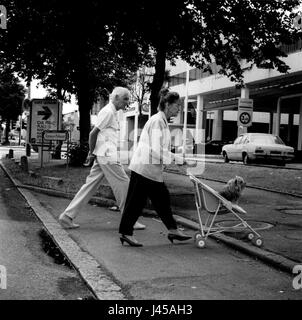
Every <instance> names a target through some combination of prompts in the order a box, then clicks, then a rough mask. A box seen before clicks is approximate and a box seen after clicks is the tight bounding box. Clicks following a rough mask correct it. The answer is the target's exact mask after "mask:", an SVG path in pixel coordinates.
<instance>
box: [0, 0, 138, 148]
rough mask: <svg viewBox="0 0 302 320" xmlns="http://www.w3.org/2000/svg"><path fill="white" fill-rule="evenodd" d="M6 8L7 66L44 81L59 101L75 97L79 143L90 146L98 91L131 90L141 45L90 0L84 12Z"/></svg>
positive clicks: (38, 4)
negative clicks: (131, 75) (88, 143)
mask: <svg viewBox="0 0 302 320" xmlns="http://www.w3.org/2000/svg"><path fill="white" fill-rule="evenodd" d="M3 2H4V5H5V6H6V8H7V12H8V13H9V14H8V15H9V20H8V25H9V27H8V31H9V32H6V33H2V34H0V41H1V42H0V43H1V46H2V50H1V49H0V55H1V58H3V59H2V61H4V62H5V63H9V64H10V65H11V66H12V67H13V69H14V70H15V71H16V72H18V74H19V75H20V76H21V77H23V78H25V79H26V80H27V81H30V80H31V79H32V78H33V77H36V78H38V79H41V83H42V84H43V85H44V86H45V87H49V88H53V89H54V90H52V95H53V94H54V92H55V95H56V96H57V98H59V99H62V100H65V101H66V100H68V96H69V95H68V94H76V96H77V100H78V104H79V112H80V140H81V141H83V142H85V141H87V140H88V134H89V131H90V109H91V107H92V105H93V101H94V100H95V98H96V91H97V89H99V88H107V89H108V90H111V89H112V88H113V87H114V86H116V85H127V84H128V82H127V79H128V78H129V75H130V74H131V72H133V71H135V70H136V68H137V65H139V64H140V63H141V62H142V60H143V58H144V55H143V54H142V50H141V47H140V45H138V44H137V43H136V40H135V39H134V38H129V39H126V38H125V35H124V34H123V32H121V30H120V29H118V28H117V25H116V22H115V20H114V16H113V15H114V11H112V12H111V13H110V11H108V10H107V8H106V7H105V6H104V2H100V1H97V0H91V1H86V2H85V5H83V6H78V5H75V4H74V3H73V2H72V1H70V0H65V1H58V0H49V1H38V0H20V1H18V2H17V1H12V0H6V1H3ZM1 51H2V52H1ZM1 53H2V54H1Z"/></svg>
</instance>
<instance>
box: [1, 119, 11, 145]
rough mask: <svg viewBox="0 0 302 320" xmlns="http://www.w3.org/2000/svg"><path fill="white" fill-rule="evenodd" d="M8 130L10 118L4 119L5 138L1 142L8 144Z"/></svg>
mask: <svg viewBox="0 0 302 320" xmlns="http://www.w3.org/2000/svg"><path fill="white" fill-rule="evenodd" d="M9 132H10V119H6V126H5V140H4V142H3V144H5V145H7V144H9Z"/></svg>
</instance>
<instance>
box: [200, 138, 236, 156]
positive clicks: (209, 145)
mask: <svg viewBox="0 0 302 320" xmlns="http://www.w3.org/2000/svg"><path fill="white" fill-rule="evenodd" d="M229 143H232V141H224V140H210V141H207V142H206V143H205V153H206V154H221V150H222V147H223V146H224V145H226V144H229Z"/></svg>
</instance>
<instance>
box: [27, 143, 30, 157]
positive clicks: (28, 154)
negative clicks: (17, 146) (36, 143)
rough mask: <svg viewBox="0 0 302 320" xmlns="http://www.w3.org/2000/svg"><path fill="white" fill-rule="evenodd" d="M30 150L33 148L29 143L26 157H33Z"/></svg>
mask: <svg viewBox="0 0 302 320" xmlns="http://www.w3.org/2000/svg"><path fill="white" fill-rule="evenodd" d="M30 148H31V146H30V144H29V143H27V144H26V155H27V156H28V157H30V155H31V150H30Z"/></svg>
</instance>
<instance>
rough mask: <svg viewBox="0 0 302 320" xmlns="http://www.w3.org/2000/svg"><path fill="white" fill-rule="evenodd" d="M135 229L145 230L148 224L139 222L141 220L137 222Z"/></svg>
mask: <svg viewBox="0 0 302 320" xmlns="http://www.w3.org/2000/svg"><path fill="white" fill-rule="evenodd" d="M133 229H134V230H145V229H146V226H145V225H144V224H142V223H139V222H137V221H136V222H135V225H134V226H133Z"/></svg>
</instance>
